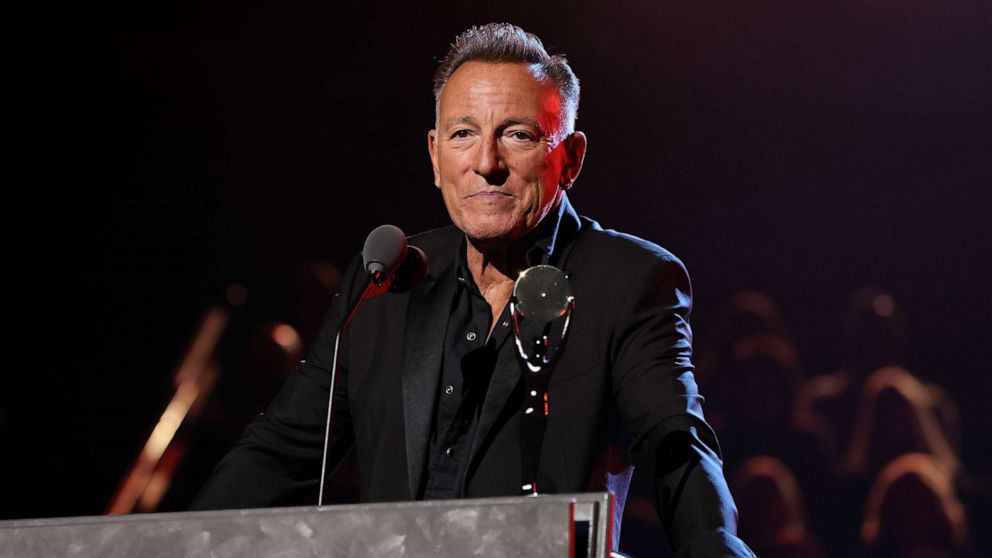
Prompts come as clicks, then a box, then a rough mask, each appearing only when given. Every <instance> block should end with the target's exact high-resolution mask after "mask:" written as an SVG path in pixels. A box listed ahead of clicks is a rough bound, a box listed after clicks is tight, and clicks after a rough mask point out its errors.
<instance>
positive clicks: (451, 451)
mask: <svg viewBox="0 0 992 558" xmlns="http://www.w3.org/2000/svg"><path fill="white" fill-rule="evenodd" d="M444 455H447V456H448V457H451V456H452V455H455V448H448V449H446V450H444Z"/></svg>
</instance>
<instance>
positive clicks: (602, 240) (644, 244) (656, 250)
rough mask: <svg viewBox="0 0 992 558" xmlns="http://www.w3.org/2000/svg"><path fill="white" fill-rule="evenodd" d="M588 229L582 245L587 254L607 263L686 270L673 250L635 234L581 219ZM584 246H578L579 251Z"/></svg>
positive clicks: (584, 218)
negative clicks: (672, 267) (660, 266)
mask: <svg viewBox="0 0 992 558" xmlns="http://www.w3.org/2000/svg"><path fill="white" fill-rule="evenodd" d="M581 219H582V221H583V228H585V229H586V232H585V234H584V235H583V237H584V238H583V239H582V242H581V243H580V244H581V249H582V250H583V251H588V252H590V253H593V254H595V255H596V258H597V259H598V260H600V261H602V262H603V263H613V262H616V263H617V264H621V265H623V266H629V265H650V264H652V263H654V264H675V265H676V266H678V267H680V268H682V269H683V270H684V269H685V264H683V263H682V260H681V259H679V257H678V256H676V255H675V254H674V253H672V252H671V251H670V250H668V249H666V248H664V247H662V246H660V245H658V244H656V243H654V242H651V241H650V240H645V239H643V238H641V237H638V236H634V235H632V234H628V233H624V232H620V231H616V230H613V229H604V228H602V227H601V226H600V225H599V223H597V222H596V221H593V220H591V219H588V218H586V217H582V218H581ZM579 249H580V245H577V246H576V250H579Z"/></svg>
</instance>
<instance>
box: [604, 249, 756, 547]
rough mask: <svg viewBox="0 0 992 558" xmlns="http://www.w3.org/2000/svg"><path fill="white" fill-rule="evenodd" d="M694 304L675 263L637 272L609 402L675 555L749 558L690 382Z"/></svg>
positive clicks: (617, 344)
mask: <svg viewBox="0 0 992 558" xmlns="http://www.w3.org/2000/svg"><path fill="white" fill-rule="evenodd" d="M691 306H692V293H691V287H690V284H689V276H688V274H687V272H686V270H685V267H684V266H683V265H682V262H681V261H679V260H678V259H677V258H675V257H674V256H672V255H671V254H668V253H662V254H658V255H657V257H656V258H655V259H654V261H653V262H652V263H651V264H650V265H646V266H644V267H643V268H642V269H641V271H640V272H639V274H638V276H637V277H636V278H634V279H633V281H632V282H631V283H630V285H629V289H627V294H626V296H625V299H624V301H623V302H622V304H621V307H620V311H619V313H618V316H619V317H618V321H617V324H616V327H615V328H614V341H613V349H612V350H613V360H612V361H613V371H612V375H613V386H614V388H613V389H614V397H615V398H616V401H617V407H618V410H619V411H620V414H621V417H622V418H623V419H624V421H625V422H626V423H627V425H628V427H629V428H630V430H631V432H632V433H633V435H634V442H633V445H632V447H631V454H632V457H633V460H634V463H635V466H637V467H638V468H639V469H640V470H642V471H645V472H647V475H646V478H648V479H649V484H650V485H651V488H652V491H653V493H654V495H655V505H656V508H657V510H658V514H659V517H660V518H661V520H662V523H663V525H664V526H665V528H666V530H667V532H668V536H669V540H670V541H671V542H672V545H673V547H674V548H675V550H676V552H677V555H678V556H679V557H683V556H684V557H690V556H691V557H724V556H735V557H736V556H754V554H753V553H752V552H751V551H750V549H748V548H747V546H746V545H745V544H744V543H743V542H741V541H740V539H738V538H737V537H736V532H737V508H736V506H735V504H734V500H733V498H732V496H731V495H730V490H729V489H728V487H727V482H726V480H725V478H724V475H723V469H722V462H721V460H720V457H719V455H720V454H719V451H720V450H719V445H718V443H717V440H716V435H715V434H714V433H713V430H712V429H711V428H710V426H709V424H707V423H706V420H705V418H704V417H703V410H702V403H703V398H702V396H700V395H699V392H698V389H697V388H696V383H695V380H694V378H693V373H692V370H693V366H692V362H691V355H692V332H691V329H690V327H689V312H690V310H691Z"/></svg>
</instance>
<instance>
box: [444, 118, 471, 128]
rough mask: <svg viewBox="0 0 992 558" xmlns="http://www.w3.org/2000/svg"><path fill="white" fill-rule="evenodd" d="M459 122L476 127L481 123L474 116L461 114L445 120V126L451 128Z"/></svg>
mask: <svg viewBox="0 0 992 558" xmlns="http://www.w3.org/2000/svg"><path fill="white" fill-rule="evenodd" d="M457 124H468V125H470V126H476V127H478V125H479V124H478V123H477V122H476V121H475V119H474V118H472V117H471V116H460V117H458V118H449V119H448V120H445V121H444V127H445V128H450V127H452V126H455V125H457Z"/></svg>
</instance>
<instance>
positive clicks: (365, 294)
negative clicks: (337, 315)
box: [317, 271, 390, 506]
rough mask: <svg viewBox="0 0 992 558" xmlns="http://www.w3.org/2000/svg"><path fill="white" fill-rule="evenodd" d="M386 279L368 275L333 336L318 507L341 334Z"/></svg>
mask: <svg viewBox="0 0 992 558" xmlns="http://www.w3.org/2000/svg"><path fill="white" fill-rule="evenodd" d="M388 278H389V276H388V275H387V274H385V273H383V272H381V271H376V272H371V273H370V274H369V278H368V281H367V282H366V284H365V289H364V290H363V291H362V295H361V296H359V297H358V300H356V301H355V302H354V303H352V305H351V308H349V309H348V313H347V314H345V318H344V322H342V324H341V327H339V328H338V332H337V334H336V335H335V336H334V356H333V357H332V358H331V385H330V395H328V397H327V421H326V422H325V424H324V452H323V458H322V460H321V463H320V492H319V494H318V495H317V505H318V506H322V505H324V476H325V474H326V472H327V449H328V448H329V447H330V444H331V418H332V417H333V408H334V391H335V390H336V388H337V374H338V347H339V346H340V344H341V334H342V333H344V330H345V329H347V327H348V324H349V323H351V319H352V318H353V317H355V313H356V312H357V311H358V307H359V306H361V305H362V302H364V301H365V300H367V299H370V298H373V297H376V296H379V295H381V294H384V293H386V292H387V291H389V286H390V281H388V280H387V279H388Z"/></svg>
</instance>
